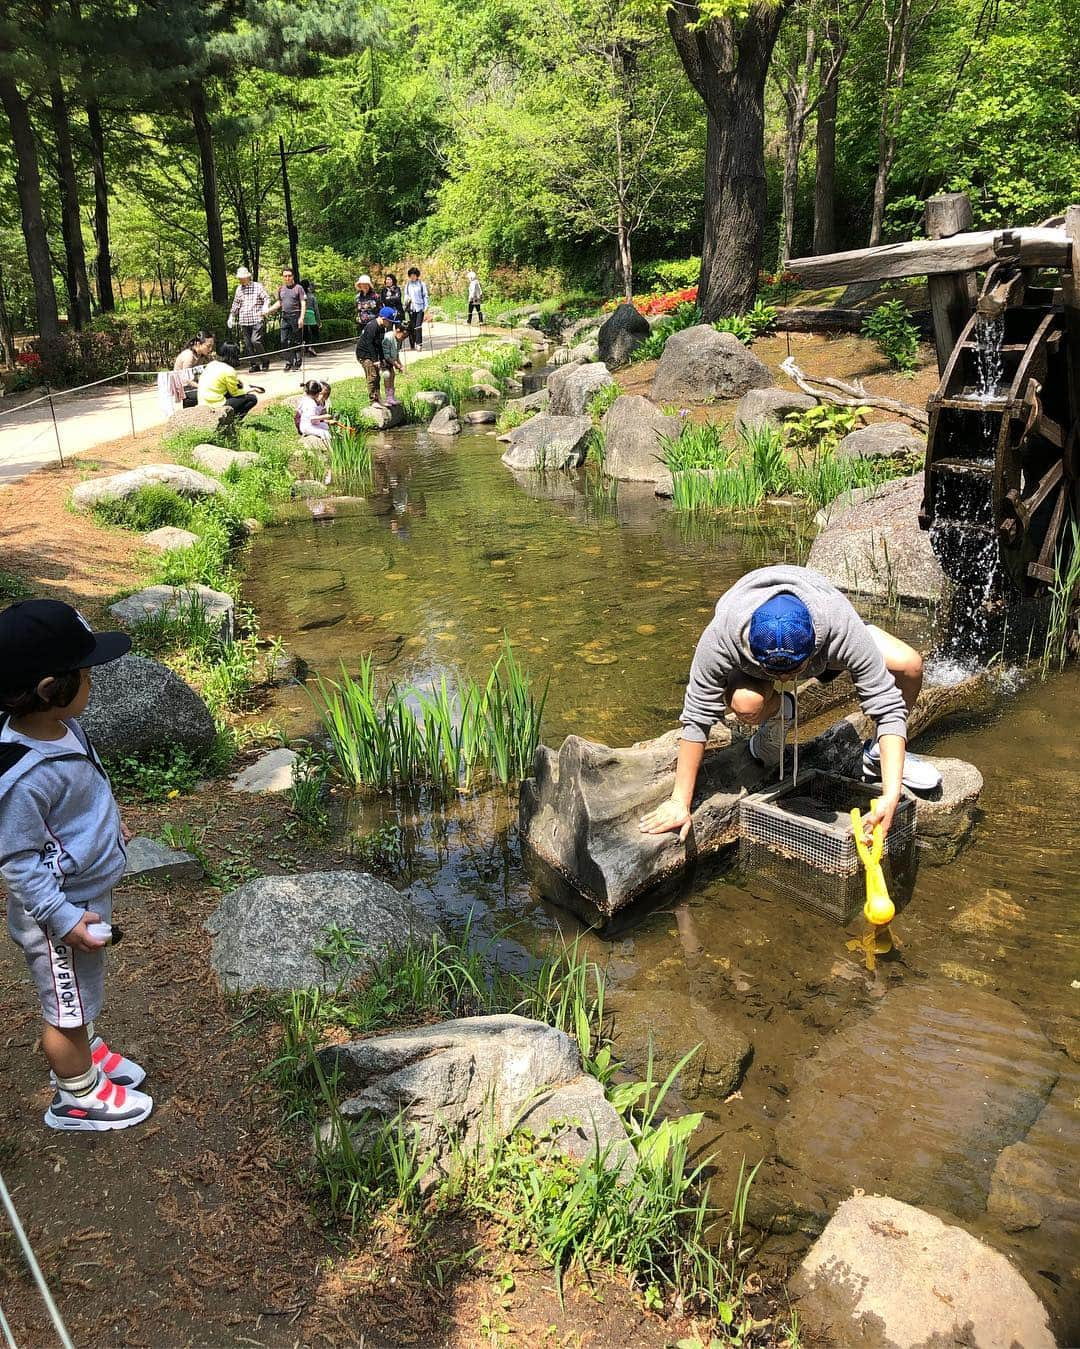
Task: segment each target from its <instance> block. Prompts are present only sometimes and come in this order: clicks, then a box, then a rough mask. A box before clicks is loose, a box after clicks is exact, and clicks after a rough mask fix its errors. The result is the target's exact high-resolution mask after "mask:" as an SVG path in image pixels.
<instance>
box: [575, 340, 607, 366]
mask: <svg viewBox="0 0 1080 1349" xmlns="http://www.w3.org/2000/svg"><path fill="white" fill-rule="evenodd" d="M570 359H571V360H572V361H598V360H599V359H600V343H599V342H597V341H596V339H595V338H589V339H588V340H587V341H585V342H578V343H577V345H576V346H573V347H571V348H570Z"/></svg>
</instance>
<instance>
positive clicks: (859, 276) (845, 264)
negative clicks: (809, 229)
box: [784, 228, 1069, 286]
mask: <svg viewBox="0 0 1080 1349" xmlns="http://www.w3.org/2000/svg"><path fill="white" fill-rule="evenodd" d="M1006 256H1007V257H1009V258H1010V259H1012V260H1014V261H1016V262H1018V263H1019V264H1020V266H1022V267H1066V266H1068V259H1069V237H1068V235H1067V234H1066V232H1065V231H1064V230H1063V229H1041V228H1035V229H1018V230H976V231H974V232H972V233H963V234H953V235H950V236H949V237H948V238H944V239H911V240H909V241H908V242H907V243H899V244H880V245H878V246H877V247H876V248H856V249H853V250H851V251H850V252H847V253H823V254H821V255H820V256H818V257H811V258H788V259H787V261H786V262H785V263H784V267H785V269H786V270H787V271H790V272H794V273H795V274H796V275H797V276H798V278H799V280H800V282H801V283H802V284H803V285H805V286H842V285H850V284H851V283H852V282H855V281H887V280H890V279H897V278H901V277H905V276H935V275H940V274H941V273H943V272H945V273H947V272H964V271H975V270H977V269H979V268H984V267H989V266H990V265H991V264H992V263H994V262H997V261H998V260H999V259H1000V258H1002V257H1006Z"/></svg>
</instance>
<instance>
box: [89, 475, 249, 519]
mask: <svg viewBox="0 0 1080 1349" xmlns="http://www.w3.org/2000/svg"><path fill="white" fill-rule="evenodd" d="M154 484H158V485H160V486H163V487H169V488H171V489H172V490H173V491H174V492H178V493H179V494H180V496H185V497H209V496H219V495H220V494H221V493H222V492H224V490H225V488H224V486H223V485H222V484H221V483H220V482H218V480H217V478H208V477H207V476H206V474H205V473H199V472H198V471H197V470H196V469H193V468H183V467H182V466H181V465H180V464H142V465H140V466H139V467H138V468H129V469H128V470H127V471H126V472H124V473H114V474H112V475H111V477H108V478H91V479H90V481H89V482H81V483H79V484H78V485H77V486H76V487H75V488H74V489H73V491H72V493H71V500H72V502H73V504H74V505H76V506H78V508H79V509H80V510H84V511H85V510H89V509H90V507H91V506H96V505H97V504H98V502H100V501H119V500H122V499H124V498H125V497H129V496H134V495H135V493H136V492H139V491H141V490H142V489H143V488H144V487H150V486H153V485H154Z"/></svg>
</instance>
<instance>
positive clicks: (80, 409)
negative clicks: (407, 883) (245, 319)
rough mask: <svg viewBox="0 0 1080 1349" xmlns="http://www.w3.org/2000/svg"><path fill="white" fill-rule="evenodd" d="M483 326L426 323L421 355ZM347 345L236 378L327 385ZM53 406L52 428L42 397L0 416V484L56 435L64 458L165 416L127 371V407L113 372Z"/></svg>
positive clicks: (350, 359)
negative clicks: (298, 368) (295, 364)
mask: <svg viewBox="0 0 1080 1349" xmlns="http://www.w3.org/2000/svg"><path fill="white" fill-rule="evenodd" d="M490 331H491V329H470V328H468V327H467V326H466V325H465V324H463V323H433V324H431V325H429V326H428V327H427V328H426V331H425V346H424V353H423V354H424V355H431V354H432V353H433V352H436V351H445V350H446V349H447V348H448V347H453V346H456V345H457V344H458V343H459V342H468V341H471V340H472V339H474V338H476V337H479V336H480V335H481V333H482V332H490ZM353 346H354V344H353V342H352V341H349V342H346V343H345V344H343V345H342V346H340V347H328V348H323V349H321V350H320V351H318V353H317V354H316V356H315V357H313V358H312V359H310V360H308V361H307V362H306V364H305V366H304V369H303V371H302V372H301V373H300V375H296V374H288V375H286V374H285V373H284V372H283V371H282V369H281V362H280V357H279V358H278V360H277V362H276V368H275V369H272V370H268V371H262V372H260V373H259V374H258V375H255V376H254V377H252V378H251V379H248V377H247V376H246V375H245V372H244V371H243V370H241V372H240V373H241V377H242V378H244V379H245V382H248V383H252V384H259V385H260V386H262V387H263V388H265V390H266V397H267V398H268V399H271V398H281V397H284V396H285V395H287V394H294V393H297V392H298V390H299V386H300V383H301V380H303V379H325V380H327V381H328V382H329V383H331V384H333V383H335V382H336V381H337V380H342V379H350V378H354V377H356V376H357V375H359V374H361V373H362V372H361V370H360V367H359V366H358V365H357V363H356V357H355V355H354V354H353ZM420 354H421V353H420V352H418V351H416V352H413V351H406V352H404V353H403V359H404V362H405V368H406V369H408V367H409V365H410V364H411V363H412V362H413V361H415V360H417V359H418V358H419V357H420ZM53 407H54V409H55V412H56V425H55V428H54V425H53V417H52V413H51V412H50V409H49V404H48V403H47V402H45V403H38V404H36V405H35V406H33V407H27V408H26V409H25V410H16V411H13V412H10V413H8V414H7V415H0V486H3V485H7V484H10V483H15V482H18V481H19V480H20V479H21V478H25V477H26V475H27V474H28V473H32V472H33V471H34V470H35V469H38V468H41V467H42V465H44V464H55V463H56V462H57V460H58V446H57V438H59V441H60V445H59V450H62V451H63V455H64V458H65V459H66V458H68V457H70V456H72V455H77V454H85V453H87V452H88V451H90V450H93V449H96V448H97V446H99V445H106V444H108V443H109V442H110V441H113V440H120V439H121V438H122V437H124V436H130V435H132V434H133V430H134V434H136V435H138V434H141V433H143V432H145V431H150V430H152V429H153V428H154V427H155V426H161V425H163V424H164V422H165V420H166V418H165V415H164V413H163V412H162V410H161V404H160V403H159V402H158V396H157V388H156V381H155V378H154V376H153V375H133V376H132V378H131V399H130V405H129V401H128V389H127V386H126V383H125V381H124V379H123V378H122V377H121V378H120V379H118V380H117V382H116V383H115V384H105V385H102V386H101V388H100V389H95V390H90V391H88V392H86V393H82V394H64V393H56V394H53ZM2 413H3V406H2V404H0V414H2ZM133 424H134V425H133Z"/></svg>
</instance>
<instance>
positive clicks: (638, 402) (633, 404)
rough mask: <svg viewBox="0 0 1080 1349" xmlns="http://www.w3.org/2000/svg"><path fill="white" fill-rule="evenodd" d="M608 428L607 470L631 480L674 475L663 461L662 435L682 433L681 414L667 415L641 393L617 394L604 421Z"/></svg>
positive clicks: (606, 435)
mask: <svg viewBox="0 0 1080 1349" xmlns="http://www.w3.org/2000/svg"><path fill="white" fill-rule="evenodd" d="M600 425H601V427H602V429H603V432H604V472H605V473H608V474H610V475H611V477H613V478H621V479H624V480H629V481H631V482H661V481H663V480H664V479H666V478H669V477H670V474H669V473H668V471H667V469H666V468H665V467H664V465H663V463H662V462H661V456H662V454H663V447H662V446H661V444H660V440H661V437H664V436H667V437H669V438H670V439H672V440H674V439H676V438H677V436H678V435H679V432H680V430H681V429H682V428H681V423H680V421H679V418H678V417H668V416H665V414H664V413H663V412H661V411H660V409H659V408H658V407H657V406H656V404H655V403H650V402H649V400H648V399H647V398H642V397H641V395H640V394H633V393H624V394H621V395H620V396H619V397H618V398H616V400H615V402H614V403H612V405H611V407H609V408H608V410H607V412H605V413H604V416H603V420H602V421H601V423H600Z"/></svg>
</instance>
